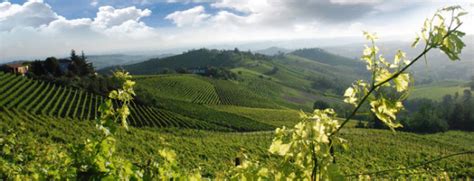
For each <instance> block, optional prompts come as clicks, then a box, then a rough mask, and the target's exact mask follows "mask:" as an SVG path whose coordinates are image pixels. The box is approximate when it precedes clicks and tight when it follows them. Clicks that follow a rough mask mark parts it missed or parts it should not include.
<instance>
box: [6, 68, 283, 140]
mask: <svg viewBox="0 0 474 181" xmlns="http://www.w3.org/2000/svg"><path fill="white" fill-rule="evenodd" d="M190 77H191V76H185V77H180V76H170V77H160V79H156V78H145V77H141V78H138V79H139V81H142V82H146V83H148V84H146V85H147V86H145V88H143V89H146V87H148V86H150V85H154V84H157V85H156V88H157V89H159V90H158V91H157V92H155V93H154V94H155V95H166V98H160V99H159V100H158V102H159V104H158V105H157V106H156V107H153V106H145V105H141V104H138V103H135V102H133V103H132V104H131V105H130V110H131V112H132V114H131V115H130V117H129V123H130V124H131V125H132V126H135V127H158V128H163V127H178V128H192V129H203V130H215V131H259V130H271V129H274V128H275V127H274V125H272V124H266V123H267V122H268V120H264V117H256V118H248V117H245V116H241V115H238V114H235V113H232V112H225V111H219V110H215V109H212V108H208V107H206V106H204V105H200V104H204V103H205V104H207V105H209V104H210V105H221V104H222V103H220V102H221V101H220V99H219V97H218V96H219V95H218V94H217V93H216V91H215V87H214V85H213V84H211V83H209V82H205V81H204V80H201V79H199V78H195V77H191V78H190ZM196 81H202V84H201V83H199V84H195V82H196ZM193 82H194V84H193ZM0 83H1V84H0V98H1V99H0V107H3V108H4V109H18V110H22V111H27V112H29V113H31V114H38V115H45V116H52V117H58V118H68V119H74V120H95V118H97V117H98V116H99V114H100V113H99V112H98V107H99V105H100V104H101V103H103V102H104V101H105V98H104V97H103V96H100V95H95V94H92V93H89V92H86V91H84V90H81V89H76V88H71V87H62V86H57V85H55V84H52V83H47V82H43V81H37V80H32V79H28V78H26V77H23V76H16V75H13V74H5V73H0ZM229 83H230V85H228V84H226V82H216V84H218V86H217V87H219V90H222V89H225V90H227V91H228V92H226V93H227V94H226V95H227V96H224V95H223V94H221V95H220V96H223V97H225V98H223V100H227V101H229V100H230V101H231V102H227V103H228V104H237V103H242V102H236V100H239V97H241V96H247V97H248V98H250V99H247V100H248V101H247V102H243V103H242V104H244V105H252V104H257V103H258V102H257V101H258V100H259V99H256V100H255V99H251V98H252V97H251V96H250V95H252V93H251V92H242V90H241V89H237V90H233V88H236V87H237V86H236V85H234V84H233V83H232V82H229ZM167 85H168V86H167ZM226 86H227V87H226ZM185 87H188V89H184V90H185V92H187V93H186V94H184V93H183V95H185V96H182V97H180V98H177V97H176V96H173V95H171V94H172V93H173V92H174V91H179V90H182V88H185ZM223 87H226V88H223ZM181 93H182V92H177V93H176V92H175V95H180V94H181ZM249 96H250V97H249ZM242 100H244V99H242ZM261 101H263V100H261ZM224 102H225V101H224ZM113 103H114V104H115V105H120V102H119V101H113ZM263 103H265V102H262V103H261V104H260V105H265V104H263ZM249 109H251V108H249ZM228 120H232V121H228Z"/></svg>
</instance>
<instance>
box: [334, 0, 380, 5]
mask: <svg viewBox="0 0 474 181" xmlns="http://www.w3.org/2000/svg"><path fill="white" fill-rule="evenodd" d="M330 2H331V3H334V4H375V3H379V2H381V0H330Z"/></svg>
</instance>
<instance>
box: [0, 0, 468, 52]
mask: <svg viewBox="0 0 474 181" xmlns="http://www.w3.org/2000/svg"><path fill="white" fill-rule="evenodd" d="M453 4H460V5H462V7H463V8H464V9H465V10H466V11H467V12H468V13H470V14H469V15H467V16H465V17H464V18H465V19H464V21H465V25H464V27H463V28H464V29H463V30H464V31H466V32H467V33H468V34H472V33H474V28H473V27H474V18H473V14H472V13H471V12H472V9H473V6H474V5H473V4H474V3H473V2H472V1H469V0H452V1H441V0H298V1H293V0H74V1H72V0H10V1H5V0H4V1H3V2H2V1H0V61H1V60H10V59H16V58H21V57H41V56H43V57H44V56H58V55H62V54H66V53H67V52H68V51H69V50H70V49H79V50H84V51H86V52H89V53H92V54H105V53H123V52H160V51H165V50H173V49H174V50H176V49H179V50H183V49H189V48H200V47H209V46H212V47H219V46H221V47H232V46H240V45H243V44H245V45H252V44H253V45H257V44H258V45H259V46H258V47H257V46H254V47H256V48H266V47H265V46H267V47H270V46H274V45H275V44H279V45H282V43H279V42H289V43H286V44H285V45H284V46H285V48H301V47H317V46H327V45H333V44H347V43H351V42H354V41H355V40H357V41H360V42H362V41H363V38H362V36H361V35H362V33H361V32H362V31H371V32H377V33H378V34H379V35H380V37H381V38H382V39H383V40H397V41H399V40H401V41H411V40H412V39H413V38H414V35H415V32H417V31H419V29H420V27H421V25H422V23H423V21H424V19H425V18H426V17H429V16H431V15H432V14H433V13H434V11H435V10H436V9H438V8H441V7H443V6H446V5H453ZM308 39H311V40H316V41H314V42H317V43H313V44H304V45H303V44H299V43H291V42H292V41H293V40H295V42H296V40H298V41H300V40H308ZM317 40H324V41H317ZM353 40H354V41H353Z"/></svg>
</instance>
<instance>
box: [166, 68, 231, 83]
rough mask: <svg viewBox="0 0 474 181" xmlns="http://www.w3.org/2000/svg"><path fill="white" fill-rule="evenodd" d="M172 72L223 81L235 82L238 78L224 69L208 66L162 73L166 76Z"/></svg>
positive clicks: (167, 70)
mask: <svg viewBox="0 0 474 181" xmlns="http://www.w3.org/2000/svg"><path fill="white" fill-rule="evenodd" d="M174 72H176V73H179V74H190V73H194V74H197V75H202V76H206V77H212V78H215V79H224V80H237V78H238V76H237V74H236V73H234V72H232V71H230V70H228V69H226V68H224V67H214V66H208V67H205V68H194V69H188V68H183V67H179V68H176V69H175V70H174V71H170V70H169V69H165V70H164V71H163V72H162V73H164V74H167V73H174Z"/></svg>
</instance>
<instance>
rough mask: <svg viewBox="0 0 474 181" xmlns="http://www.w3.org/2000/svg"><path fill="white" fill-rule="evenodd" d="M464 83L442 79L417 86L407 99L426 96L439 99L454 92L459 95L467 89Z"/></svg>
mask: <svg viewBox="0 0 474 181" xmlns="http://www.w3.org/2000/svg"><path fill="white" fill-rule="evenodd" d="M465 84H466V83H465V82H460V81H444V82H440V83H433V84H429V85H422V86H417V87H415V88H414V89H413V90H412V91H411V92H410V97H409V98H408V99H416V98H427V99H432V100H436V101H441V99H442V98H443V96H445V95H447V94H449V95H452V96H453V95H454V94H455V93H458V94H459V95H462V94H463V91H464V90H465V89H469V88H468V87H465Z"/></svg>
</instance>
